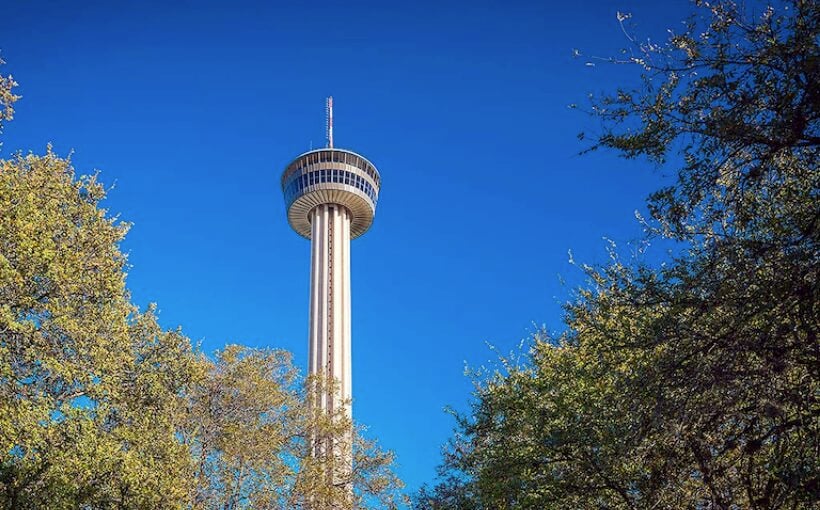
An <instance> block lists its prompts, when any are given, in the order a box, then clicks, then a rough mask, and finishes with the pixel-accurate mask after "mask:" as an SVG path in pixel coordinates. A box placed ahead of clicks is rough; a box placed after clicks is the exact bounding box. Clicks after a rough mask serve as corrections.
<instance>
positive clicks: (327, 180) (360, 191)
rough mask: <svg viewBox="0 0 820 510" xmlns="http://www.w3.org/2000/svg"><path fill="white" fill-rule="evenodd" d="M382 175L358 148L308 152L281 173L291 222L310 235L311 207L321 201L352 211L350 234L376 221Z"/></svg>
mask: <svg viewBox="0 0 820 510" xmlns="http://www.w3.org/2000/svg"><path fill="white" fill-rule="evenodd" d="M380 187H381V177H380V176H379V172H378V170H376V167H375V166H374V165H373V164H372V163H371V162H370V161H368V160H367V159H366V158H364V157H363V156H360V155H358V154H356V153H355V152H352V151H348V150H344V149H336V148H325V149H317V150H313V151H310V152H306V153H304V154H302V155H300V156H299V157H297V158H296V159H294V160H293V162H292V163H291V164H289V165H288V166H287V167H286V168H285V171H284V172H283V173H282V191H283V192H284V194H285V207H286V208H287V212H288V222H289V223H290V226H291V227H292V228H293V229H294V230H295V231H296V232H297V233H299V234H300V235H301V236H303V237H306V238H308V239H310V234H311V228H310V221H309V219H308V218H309V213H310V211H311V210H312V209H313V208H314V207H316V206H317V205H319V204H338V205H341V206H344V207H346V208H347V209H348V210H349V211H350V214H351V225H350V237H351V238H356V237H358V236H360V235H362V234H364V233H365V232H366V231H367V229H369V228H370V225H371V224H372V223H373V216H374V215H375V213H376V202H377V201H378V199H379V188H380Z"/></svg>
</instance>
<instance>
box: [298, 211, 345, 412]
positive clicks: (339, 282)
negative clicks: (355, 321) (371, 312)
mask: <svg viewBox="0 0 820 510" xmlns="http://www.w3.org/2000/svg"><path fill="white" fill-rule="evenodd" d="M350 220H351V218H350V211H349V210H348V209H347V208H346V207H344V206H342V205H338V204H332V203H329V204H320V205H317V206H316V207H315V208H314V209H313V210H312V211H311V212H310V223H311V264H310V267H311V272H310V328H309V337H310V339H309V353H308V356H309V358H310V367H309V368H310V374H311V375H316V376H319V377H320V378H321V379H322V380H324V381H325V382H326V383H328V384H331V383H332V384H337V385H338V387H337V388H336V390H337V391H332V390H331V389H328V390H325V391H324V392H323V393H322V394H321V395H320V396H319V402H316V405H318V406H319V407H320V408H321V409H323V410H325V411H326V412H327V413H330V414H332V413H334V412H336V411H338V410H339V408H340V407H342V406H344V408H345V412H346V413H347V416H350V403H349V402H350V397H351V394H352V391H351V390H352V380H351V377H350V369H351V356H350Z"/></svg>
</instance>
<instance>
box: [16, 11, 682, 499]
mask: <svg viewBox="0 0 820 510" xmlns="http://www.w3.org/2000/svg"><path fill="white" fill-rule="evenodd" d="M618 10H620V11H625V12H631V13H633V15H634V16H635V18H634V21H635V22H636V23H637V25H638V28H639V30H641V32H642V33H644V34H646V35H651V36H653V37H655V38H658V39H660V38H662V37H663V36H664V34H665V33H666V28H670V27H671V28H674V27H675V26H679V20H680V19H682V18H683V17H684V15H685V14H686V13H687V12H688V11H689V5H688V3H687V2H685V1H683V0H675V1H671V0H670V1H669V2H666V1H664V2H658V1H649V0H647V1H635V0H624V1H618V2H614V1H604V0H596V1H575V2H548V1H540V2H530V3H527V2H500V1H499V2H482V1H470V2H463V3H456V2H430V3H426V2H401V3H393V2H384V1H370V2H356V1H349V2H338V3H327V4H324V3H321V2H261V1H260V2H245V1H232V2H224V3H215V2H202V1H188V2H127V3H126V2H107V1H106V2H62V1H53V2H41V1H28V2H6V3H5V4H4V6H3V8H2V13H3V29H2V32H0V50H2V56H3V58H4V59H5V60H6V61H7V62H8V64H7V65H6V66H3V68H2V69H0V71H2V72H6V73H8V72H11V73H12V74H13V75H14V76H15V78H16V79H17V81H18V82H20V87H19V93H20V94H22V95H23V99H22V100H21V101H20V102H19V103H18V106H17V115H16V118H15V120H14V121H13V122H11V123H9V124H8V125H7V126H6V129H5V133H4V135H3V138H2V139H3V140H4V145H3V148H2V150H3V153H2V154H5V155H8V154H9V153H10V152H12V151H15V150H18V149H20V150H23V151H28V150H33V151H35V152H43V151H44V148H45V145H46V144H47V143H48V142H52V143H53V144H54V147H55V149H56V150H57V151H58V152H59V153H61V154H67V153H69V152H70V151H74V155H73V160H74V163H75V166H76V168H77V170H78V171H79V172H80V173H91V172H92V171H93V170H94V169H99V170H100V172H101V178H102V180H103V181H104V182H105V183H106V184H115V188H114V189H113V190H112V191H111V193H110V196H109V199H108V200H107V201H106V207H107V208H108V209H109V211H110V212H111V213H115V214H119V215H120V216H121V218H122V219H123V220H126V221H129V222H133V224H134V226H133V229H132V231H131V233H130V234H129V236H128V238H127V240H126V242H125V244H124V249H125V250H126V251H127V252H128V253H129V261H130V264H131V265H132V268H131V269H130V271H129V276H128V285H129V288H130V289H131V291H132V293H133V296H134V299H135V300H136V302H137V303H139V304H141V305H146V304H148V303H149V302H157V303H158V304H159V307H160V310H161V314H162V315H161V320H162V322H163V324H164V325H165V326H168V327H175V326H177V325H181V326H182V328H183V330H184V331H185V332H186V333H187V334H188V335H189V336H190V337H191V338H192V339H193V340H194V341H201V342H202V346H203V348H204V349H206V350H207V351H213V350H215V349H218V348H220V347H221V346H223V345H225V344H226V343H229V342H235V343H244V344H249V345H253V346H270V347H281V348H285V349H288V350H290V351H292V352H293V353H294V355H295V360H296V363H297V364H298V365H299V366H300V367H305V366H306V357H307V312H308V282H309V275H308V269H309V243H308V242H307V241H306V240H304V239H302V238H300V237H298V236H297V235H296V234H295V233H294V232H292V231H291V230H290V228H289V227H288V224H287V221H286V218H285V211H284V204H283V199H282V193H281V190H280V188H279V176H280V174H281V171H282V169H283V168H284V166H285V165H286V164H287V163H288V162H289V161H290V160H291V159H292V158H293V157H294V156H296V155H298V154H299V153H301V152H303V151H305V150H307V149H308V148H309V147H310V146H311V144H312V146H313V147H314V148H315V147H317V146H320V145H321V144H322V143H323V137H324V128H323V122H324V98H325V96H326V95H328V94H333V96H334V100H335V104H336V108H335V139H336V145H337V146H340V147H344V148H349V149H351V150H354V151H357V152H360V153H361V154H364V155H365V156H367V157H368V158H369V159H370V160H371V161H373V162H374V163H375V164H376V166H377V167H378V168H379V170H380V171H381V174H382V180H383V187H382V193H381V196H380V202H379V206H378V211H377V214H376V220H375V223H374V225H373V228H372V229H371V230H370V232H368V233H367V234H366V235H365V236H364V237H362V238H360V239H357V240H356V241H354V242H353V245H352V271H353V370H354V379H353V392H354V397H355V401H354V414H355V418H356V419H357V420H358V421H360V422H362V423H363V424H365V425H367V426H368V427H369V430H370V435H371V436H376V437H377V438H379V440H380V442H381V443H382V445H383V446H384V447H386V448H389V449H392V450H394V451H395V452H396V453H397V456H398V463H399V473H400V474H401V476H402V477H403V478H404V480H405V481H406V482H407V484H408V488H409V489H411V490H413V489H415V488H417V487H418V486H419V485H420V484H421V483H422V482H424V481H429V480H431V479H432V478H433V476H434V467H435V465H436V464H437V463H438V462H439V458H440V456H439V449H440V447H441V445H442V444H443V443H444V442H445V441H446V439H447V438H448V436H449V435H450V432H451V430H452V428H453V425H454V423H453V421H452V419H451V418H450V417H449V416H448V415H446V414H445V413H444V412H443V411H442V410H443V408H444V407H445V406H446V405H453V406H455V407H456V408H459V409H465V408H466V405H467V401H468V398H469V393H470V390H471V385H470V382H469V380H468V379H466V378H465V377H464V375H463V371H464V367H465V363H466V364H468V365H470V366H479V365H482V364H485V363H487V362H488V360H491V359H493V358H494V357H495V355H494V354H493V353H492V352H491V351H490V349H488V347H487V345H486V343H488V342H489V343H491V344H493V345H495V346H496V347H497V348H498V349H499V350H500V351H509V350H511V349H514V348H516V346H517V345H518V344H519V342H520V341H521V340H522V339H524V338H526V337H527V336H528V335H529V334H530V333H531V332H532V331H533V330H534V329H535V325H541V324H546V325H547V326H548V327H549V328H550V329H552V330H559V329H561V315H562V311H561V304H562V303H563V302H564V301H566V300H567V299H569V298H570V297H571V293H572V287H573V286H574V285H577V284H578V283H580V282H581V275H580V274H579V271H578V269H576V268H574V267H573V266H571V265H570V264H569V263H568V256H567V251H568V250H570V249H571V250H572V251H573V254H574V257H575V259H576V260H577V261H582V262H600V261H603V260H604V259H605V257H606V252H605V247H606V244H605V242H604V241H603V238H604V237H607V238H611V239H614V240H616V241H617V242H619V243H621V244H623V243H625V242H627V241H630V240H633V239H636V238H638V237H639V236H640V228H639V226H638V224H637V222H636V221H635V219H634V215H633V214H634V211H635V210H636V209H643V203H644V197H645V196H646V195H647V194H648V193H649V192H650V191H652V190H653V189H655V188H656V187H657V186H658V185H659V183H660V182H662V180H663V176H662V175H660V174H659V173H658V172H654V171H653V170H652V169H651V168H649V167H647V166H646V165H645V164H641V163H638V162H626V161H623V160H619V159H617V158H616V157H615V156H614V155H613V154H606V153H595V154H591V155H587V156H578V155H577V154H578V152H579V151H581V150H582V149H583V148H584V147H585V146H584V145H583V144H582V143H580V142H579V141H578V140H577V138H576V134H577V133H578V132H579V131H581V130H590V129H591V130H594V129H595V128H596V127H597V126H598V122H597V121H596V120H594V119H592V118H589V117H587V116H586V115H585V114H583V113H581V112H580V111H577V110H570V109H569V108H568V107H567V105H569V104H570V103H578V104H579V105H584V104H586V95H587V93H589V92H597V91H601V90H604V89H611V87H612V86H613V85H614V84H616V83H618V82H619V81H622V80H625V79H626V78H627V77H628V76H629V73H628V72H627V70H626V69H624V68H618V67H612V66H606V65H602V64H600V63H599V64H597V65H596V66H588V65H585V62H587V61H588V59H587V58H584V57H582V58H580V59H573V58H572V50H573V48H578V49H580V50H581V51H582V52H584V53H585V54H588V55H614V54H616V53H617V50H618V48H620V47H622V46H623V45H624V43H625V40H624V37H623V34H622V33H621V31H620V28H619V26H618V24H617V22H616V19H615V13H616V11H618ZM562 278H563V279H564V280H565V283H562Z"/></svg>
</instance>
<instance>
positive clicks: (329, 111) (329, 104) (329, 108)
mask: <svg viewBox="0 0 820 510" xmlns="http://www.w3.org/2000/svg"><path fill="white" fill-rule="evenodd" d="M325 115H326V116H327V128H326V129H327V146H328V148H329V149H332V148H333V96H328V98H327V99H326V100H325Z"/></svg>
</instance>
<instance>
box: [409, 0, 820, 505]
mask: <svg viewBox="0 0 820 510" xmlns="http://www.w3.org/2000/svg"><path fill="white" fill-rule="evenodd" d="M695 4H696V7H697V13H698V16H695V17H693V18H692V19H691V20H690V21H689V22H688V24H687V25H686V29H685V31H684V32H683V33H680V34H675V33H673V34H671V37H670V39H669V41H668V42H667V44H664V45H656V44H653V43H649V42H647V43H640V42H637V40H636V39H630V41H634V46H633V47H632V48H629V49H627V50H625V55H626V57H625V59H624V60H620V61H619V62H625V63H628V64H632V65H635V66H637V69H638V70H639V71H640V74H641V78H642V82H641V86H640V87H638V88H636V89H634V90H631V89H622V90H617V91H615V93H614V94H612V95H611V96H607V97H604V98H601V99H599V100H597V102H596V103H595V105H594V108H593V110H594V112H595V114H596V115H597V116H599V117H600V118H601V119H603V121H604V126H605V130H604V132H603V133H601V134H600V135H599V136H598V137H597V142H596V144H595V146H594V147H593V149H599V148H600V149H614V150H616V151H618V152H620V153H621V154H622V155H624V156H626V157H630V158H631V157H646V158H648V160H650V161H651V162H654V163H656V164H660V165H666V166H667V167H669V166H672V165H675V166H676V167H677V179H676V182H675V183H674V184H673V185H671V186H669V187H667V188H665V189H661V190H659V191H658V192H656V193H654V194H653V195H652V196H651V197H650V198H649V203H648V205H649V212H650V217H649V218H647V219H646V220H644V221H645V224H646V226H647V230H648V237H649V240H651V239H652V238H658V237H661V238H670V239H674V240H676V241H678V242H679V243H681V246H682V249H681V250H680V253H678V254H677V255H675V256H674V257H673V258H672V259H671V260H668V261H667V262H666V263H664V264H662V265H661V266H660V267H652V266H649V265H647V264H645V263H642V262H641V261H639V260H638V261H633V260H630V261H625V262H624V261H621V260H619V259H618V257H617V256H616V255H613V259H612V261H611V263H610V264H608V265H605V266H603V267H586V268H585V270H586V272H587V274H588V275H589V278H590V284H589V285H588V286H587V287H586V288H584V289H582V290H581V291H580V292H579V296H578V299H577V300H575V301H574V302H572V303H570V304H568V305H567V307H566V310H567V315H566V322H567V328H566V330H565V332H564V333H563V334H561V335H559V336H557V337H554V336H550V335H548V334H546V333H543V334H539V335H536V338H535V339H534V341H533V345H532V347H531V349H530V351H529V352H527V353H524V354H523V355H522V359H520V360H504V361H503V363H502V367H501V370H499V371H498V372H496V373H495V374H494V375H491V376H489V377H485V378H483V379H480V380H479V381H477V384H478V386H477V390H476V393H475V400H474V403H473V408H472V412H471V413H470V415H468V416H464V417H461V418H460V420H459V428H458V431H457V434H456V436H455V437H454V439H453V440H452V441H451V444H450V445H449V447H448V448H447V449H446V451H445V462H444V464H443V466H442V470H441V479H440V480H439V483H438V484H437V485H435V486H434V487H432V488H424V489H423V490H422V491H421V492H420V494H419V495H418V496H417V498H416V502H415V506H416V508H418V509H431V510H432V509H549V508H555V509H559V508H610V509H616V508H617V509H621V508H622V509H639V508H645V509H649V508H653V509H662V508H664V509H677V508H692V509H705V508H714V509H727V510H728V509H739V508H750V509H775V508H789V509H801V508H805V509H808V508H817V505H818V504H820V343H818V333H820V279H819V278H818V277H820V244H818V243H820V228H818V227H819V226H820V223H819V222H820V171H819V170H818V165H817V162H818V160H819V159H820V154H818V153H820V86H818V84H820V48H819V47H818V44H820V5H818V3H817V2H813V1H803V0H793V1H791V2H786V3H785V5H781V6H780V7H778V8H777V9H775V8H772V7H767V6H762V7H760V8H759V10H757V11H755V10H754V9H753V7H754V6H745V7H739V6H737V5H735V4H733V3H731V2H728V1H718V2H716V3H713V4H709V3H707V2H700V1H698V2H695ZM627 19H628V16H626V15H619V21H621V22H622V23H623V22H625V21H626V20H627ZM630 38H631V36H630Z"/></svg>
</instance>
